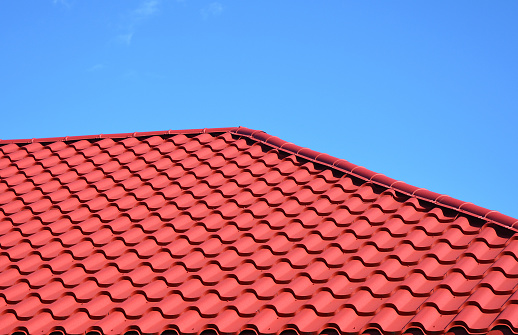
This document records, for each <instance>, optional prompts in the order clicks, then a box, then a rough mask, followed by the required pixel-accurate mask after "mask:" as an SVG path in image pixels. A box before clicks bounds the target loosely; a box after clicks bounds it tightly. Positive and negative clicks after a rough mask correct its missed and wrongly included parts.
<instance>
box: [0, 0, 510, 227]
mask: <svg viewBox="0 0 518 335" xmlns="http://www.w3.org/2000/svg"><path fill="white" fill-rule="evenodd" d="M29 8H30V9H29ZM516 13H518V2H517V1H494V2H490V1H476V0H469V1H460V0H459V1H428V2H425V1H325V2H317V1H225V0H220V1H191V0H184V1H174V0H124V1H122V0H119V1H100V0H92V1H86V0H47V1H46V0H41V1H32V2H30V5H28V2H26V1H3V2H2V3H1V4H0V50H2V51H1V52H0V73H1V76H0V92H1V93H0V111H1V113H2V118H1V122H0V138H2V139H12V138H33V137H50V136H73V135H86V134H99V133H104V134H107V133H118V132H135V131H137V132H139V131H152V130H167V129H189V128H210V127H230V126H245V127H248V128H255V129H261V130H264V131H266V132H267V133H270V134H272V135H276V136H279V137H280V138H282V139H285V140H288V141H290V142H293V143H296V144H298V145H301V146H304V147H309V148H311V149H313V150H317V151H321V152H326V153H329V154H331V155H333V156H336V157H340V158H343V159H346V160H348V161H350V162H352V163H355V164H358V165H362V166H365V167H367V168H368V169H371V170H373V171H376V172H380V173H384V174H386V175H388V176H390V177H392V178H395V179H399V180H403V181H405V182H408V183H410V184H413V185H416V186H419V187H424V188H428V189H430V190H432V191H435V192H438V193H444V194H448V195H450V196H453V197H455V198H459V199H461V200H465V201H471V202H473V203H475V204H477V205H479V206H483V207H487V208H490V209H494V210H498V211H500V212H502V213H504V214H507V215H510V216H513V217H518V196H517V192H516V190H518V178H517V176H516V175H517V171H518V157H517V144H518V132H517V124H518V94H517V93H518V65H517V59H518V20H516Z"/></svg>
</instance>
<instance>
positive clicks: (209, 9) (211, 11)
mask: <svg viewBox="0 0 518 335" xmlns="http://www.w3.org/2000/svg"><path fill="white" fill-rule="evenodd" d="M222 13H223V5H222V4H221V3H219V2H212V3H210V4H208V5H207V6H205V7H203V8H202V9H201V16H202V17H203V18H204V19H208V18H209V17H211V16H219V15H221V14H222Z"/></svg>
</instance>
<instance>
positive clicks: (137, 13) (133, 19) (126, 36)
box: [117, 0, 160, 45]
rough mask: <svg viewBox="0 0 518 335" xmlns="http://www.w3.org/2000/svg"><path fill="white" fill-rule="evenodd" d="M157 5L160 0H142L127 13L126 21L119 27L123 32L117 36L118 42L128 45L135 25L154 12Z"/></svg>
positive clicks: (156, 9) (135, 27)
mask: <svg viewBox="0 0 518 335" xmlns="http://www.w3.org/2000/svg"><path fill="white" fill-rule="evenodd" d="M159 5H160V0H144V1H142V2H140V4H139V6H138V7H137V8H135V9H133V10H131V11H130V12H129V13H127V15H126V17H125V21H126V22H124V24H122V28H121V30H122V31H123V32H121V33H120V34H119V35H118V36H117V39H118V40H119V42H121V43H123V44H126V45H130V44H131V41H132V39H133V35H134V34H135V31H136V29H137V27H138V26H139V25H140V24H142V23H143V22H145V21H146V20H148V19H149V18H151V17H152V16H153V15H155V14H156V13H157V12H158V9H159V8H158V7H159Z"/></svg>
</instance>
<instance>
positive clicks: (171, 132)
mask: <svg viewBox="0 0 518 335" xmlns="http://www.w3.org/2000/svg"><path fill="white" fill-rule="evenodd" d="M235 129H237V127H226V128H203V129H181V130H160V131H147V132H135V133H116V134H98V135H79V136H65V137H42V138H26V139H14V140H0V145H2V144H10V143H14V144H27V143H38V142H65V141H80V140H95V139H103V138H111V139H114V138H117V139H119V138H130V137H142V136H161V135H179V134H205V133H226V132H230V131H232V130H235Z"/></svg>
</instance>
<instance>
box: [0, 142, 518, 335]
mask: <svg viewBox="0 0 518 335" xmlns="http://www.w3.org/2000/svg"><path fill="white" fill-rule="evenodd" d="M517 290H518V241H517V238H516V236H515V234H514V232H513V231H512V230H510V229H506V228H505V227H501V226H498V225H496V224H494V223H492V222H487V221H485V220H482V219H477V218H475V217H472V216H468V215H465V214H463V213H461V212H458V211H455V210H452V209H449V208H446V207H444V206H440V205H437V204H433V203H431V202H427V201H423V200H419V199H417V198H415V197H411V196H408V195H405V194H403V193H400V192H396V191H394V190H393V189H390V188H385V187H381V186H379V185H377V184H375V183H372V182H368V181H364V180H362V179H359V178H356V177H355V176H353V175H351V174H347V173H344V172H341V171H339V170H335V169H332V168H329V167H326V166H324V165H319V164H317V163H315V162H311V161H308V160H305V159H303V158H301V157H300V156H297V155H293V154H286V153H285V152H283V151H279V150H276V149H275V147H274V146H273V147H272V146H269V145H266V144H263V143H260V142H258V141H254V140H252V139H250V138H247V137H241V136H239V135H236V134H231V133H230V132H223V133H221V132H215V133H204V134H171V135H161V136H158V135H156V136H145V137H128V138H125V139H111V138H105V139H95V138H92V139H88V140H87V139H84V140H75V141H67V142H63V141H49V142H35V143H30V144H15V143H8V144H4V145H2V146H0V325H1V327H0V328H1V329H0V333H2V334H11V333H14V332H17V331H23V332H26V333H30V334H48V333H51V332H53V331H60V332H63V333H66V334H82V333H85V332H89V331H96V332H98V333H101V334H120V333H124V332H128V331H137V332H139V333H142V334H148V333H150V334H158V333H161V332H164V331H165V330H168V329H170V330H174V331H176V332H177V333H179V334H197V333H201V332H202V331H204V330H206V329H214V330H215V331H216V332H218V333H220V334H238V333H240V332H242V331H245V330H249V331H253V332H256V333H259V334H277V333H280V332H282V331H286V330H289V329H292V330H294V331H296V332H299V333H305V334H318V333H321V332H324V333H325V332H326V331H327V332H329V331H330V330H332V329H333V330H336V331H338V332H339V333H342V334H346V333H347V334H361V333H364V332H367V333H369V332H372V331H374V330H376V331H377V332H381V333H386V334H389V333H390V334H400V333H403V332H412V333H415V332H416V331H419V332H424V333H426V334H446V333H447V332H448V331H451V330H452V329H457V328H460V329H465V331H468V332H470V333H487V332H489V331H491V330H493V332H502V330H499V329H505V331H507V332H509V331H512V332H515V333H516V332H518V293H517ZM502 327H503V328H502ZM505 331H504V333H505ZM495 334H496V333H495Z"/></svg>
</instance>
